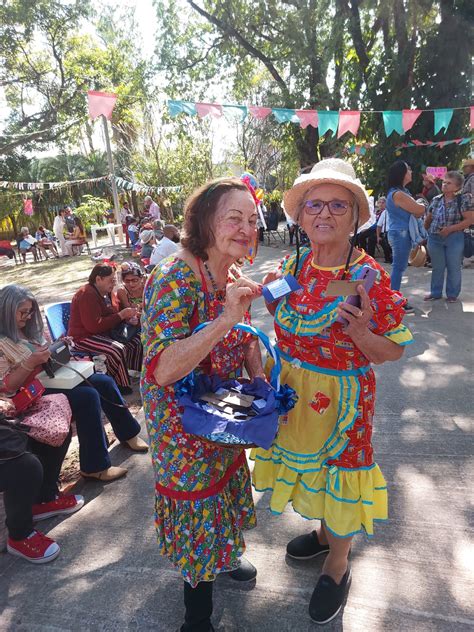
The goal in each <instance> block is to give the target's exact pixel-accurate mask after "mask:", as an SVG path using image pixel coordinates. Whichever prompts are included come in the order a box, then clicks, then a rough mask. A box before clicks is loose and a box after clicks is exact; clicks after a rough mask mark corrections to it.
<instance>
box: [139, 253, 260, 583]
mask: <svg viewBox="0 0 474 632" xmlns="http://www.w3.org/2000/svg"><path fill="white" fill-rule="evenodd" d="M234 272H235V276H232V277H231V278H230V280H232V278H233V279H235V278H236V276H237V275H238V272H237V271H234ZM224 301H225V293H224V292H216V293H211V292H207V288H206V287H205V284H202V283H201V281H200V280H198V279H196V277H195V275H194V272H193V271H192V270H191V268H190V267H189V266H188V265H187V264H186V263H185V262H184V261H182V260H181V259H178V258H176V257H174V256H171V257H168V258H167V259H164V260H163V261H162V262H160V263H159V264H158V265H157V266H156V268H155V269H154V271H153V272H152V274H151V276H150V278H149V279H148V281H147V283H146V286H145V292H144V303H143V315H142V341H143V349H144V365H143V371H142V381H141V390H142V396H143V406H144V410H145V417H146V423H147V429H148V434H149V437H150V445H151V454H152V460H153V466H154V471H155V488H156V501H155V525H156V530H157V536H158V544H159V547H160V551H161V553H162V554H163V555H166V556H167V557H169V558H170V560H171V561H172V563H173V564H174V565H175V566H176V567H177V568H178V569H179V570H180V571H181V574H182V576H183V579H184V580H185V581H188V582H189V583H190V584H191V585H192V586H196V584H197V583H198V582H200V581H212V580H214V579H215V577H216V575H217V574H218V573H222V572H227V571H231V570H234V569H236V568H238V566H239V564H240V561H239V557H240V556H241V555H242V554H243V552H244V550H245V544H244V539H243V536H242V530H243V529H249V528H251V527H253V526H255V524H256V517H255V508H254V505H253V501H252V490H251V484H250V473H249V470H248V466H247V461H246V458H245V453H244V452H243V451H242V450H236V449H233V448H223V447H219V446H216V445H213V444H211V443H207V442H205V441H201V440H200V439H199V438H198V437H197V436H194V435H190V434H188V433H186V432H184V430H183V428H182V425H181V412H182V410H180V406H179V405H178V403H177V401H176V395H175V390H174V386H173V385H170V386H165V387H161V386H159V385H158V384H157V383H156V382H155V380H154V378H153V372H154V370H155V368H156V365H157V362H158V359H159V357H160V354H161V352H162V351H163V350H164V349H166V348H167V347H168V346H169V345H171V344H173V343H174V342H176V341H177V340H180V339H182V338H185V337H188V336H190V335H191V333H192V331H193V330H194V329H195V327H196V326H197V325H198V324H199V323H200V322H206V321H208V320H213V319H214V318H216V317H217V316H218V315H219V314H220V313H221V312H222V310H223V306H224ZM248 340H249V337H248V334H246V333H244V332H241V331H236V330H232V331H231V332H229V333H228V334H227V336H226V337H225V338H224V339H223V340H222V341H221V342H220V343H219V344H218V345H217V346H216V347H215V348H214V349H213V350H212V352H211V353H210V355H209V356H208V357H207V358H206V360H205V361H204V363H202V365H201V367H200V368H198V369H197V370H203V371H205V372H206V373H213V374H217V375H220V376H222V377H236V376H238V375H240V374H241V369H242V365H243V361H244V346H245V343H246V342H248Z"/></svg>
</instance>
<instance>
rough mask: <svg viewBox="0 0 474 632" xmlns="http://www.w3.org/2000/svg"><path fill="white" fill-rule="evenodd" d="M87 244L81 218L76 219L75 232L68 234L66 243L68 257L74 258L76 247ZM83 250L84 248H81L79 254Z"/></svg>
mask: <svg viewBox="0 0 474 632" xmlns="http://www.w3.org/2000/svg"><path fill="white" fill-rule="evenodd" d="M85 243H86V231H85V230H84V226H83V224H82V222H81V220H80V219H79V217H76V219H75V220H74V230H73V231H72V233H68V234H67V235H66V241H65V242H64V250H65V252H66V256H67V257H72V256H73V255H74V246H83V245H84V244H85ZM81 250H82V248H79V254H80V252H81Z"/></svg>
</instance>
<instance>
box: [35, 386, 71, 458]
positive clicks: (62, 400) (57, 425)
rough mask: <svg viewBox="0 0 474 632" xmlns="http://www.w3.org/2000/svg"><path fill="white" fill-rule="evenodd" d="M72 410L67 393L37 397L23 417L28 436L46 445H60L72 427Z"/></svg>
mask: <svg viewBox="0 0 474 632" xmlns="http://www.w3.org/2000/svg"><path fill="white" fill-rule="evenodd" d="M71 419H72V411H71V407H70V406H69V402H68V399H67V397H66V395H63V394H62V393H57V394H54V395H45V396H44V397H41V398H40V399H37V400H36V401H35V402H34V403H33V404H32V405H31V406H29V407H28V409H27V412H26V413H25V415H24V417H23V421H24V423H25V424H26V425H27V426H28V427H29V430H28V436H29V437H31V438H32V439H35V441H39V442H40V443H45V444H46V445H51V446H54V447H55V448H57V447H59V446H60V445H62V444H63V443H64V440H65V439H66V437H67V435H68V434H69V430H70V428H71Z"/></svg>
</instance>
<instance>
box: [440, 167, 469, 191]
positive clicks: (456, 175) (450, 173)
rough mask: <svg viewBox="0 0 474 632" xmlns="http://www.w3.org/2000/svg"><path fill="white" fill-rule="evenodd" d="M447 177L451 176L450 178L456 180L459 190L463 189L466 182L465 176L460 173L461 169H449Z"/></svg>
mask: <svg viewBox="0 0 474 632" xmlns="http://www.w3.org/2000/svg"><path fill="white" fill-rule="evenodd" d="M444 177H445V178H449V179H450V180H454V181H455V182H456V184H457V187H458V190H459V189H462V185H463V184H464V176H463V175H462V174H461V173H459V171H448V172H447V173H446V175H445V176H444Z"/></svg>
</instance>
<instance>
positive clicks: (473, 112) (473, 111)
mask: <svg viewBox="0 0 474 632" xmlns="http://www.w3.org/2000/svg"><path fill="white" fill-rule="evenodd" d="M470 126H471V129H474V105H471V121H470Z"/></svg>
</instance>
